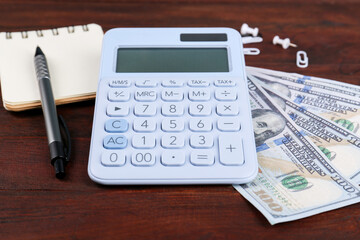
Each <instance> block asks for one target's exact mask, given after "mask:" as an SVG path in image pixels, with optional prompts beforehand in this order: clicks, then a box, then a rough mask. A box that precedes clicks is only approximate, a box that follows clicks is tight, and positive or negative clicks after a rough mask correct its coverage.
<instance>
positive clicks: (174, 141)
mask: <svg viewBox="0 0 360 240" xmlns="http://www.w3.org/2000/svg"><path fill="white" fill-rule="evenodd" d="M184 142H185V141H184V135H182V134H164V135H163V136H162V138H161V145H162V146H163V147H164V148H182V147H184Z"/></svg>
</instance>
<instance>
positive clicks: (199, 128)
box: [189, 118, 212, 132]
mask: <svg viewBox="0 0 360 240" xmlns="http://www.w3.org/2000/svg"><path fill="white" fill-rule="evenodd" d="M189 128H190V130H191V131H194V132H210V131H211V129H212V121H211V119H210V118H193V119H190V122H189Z"/></svg>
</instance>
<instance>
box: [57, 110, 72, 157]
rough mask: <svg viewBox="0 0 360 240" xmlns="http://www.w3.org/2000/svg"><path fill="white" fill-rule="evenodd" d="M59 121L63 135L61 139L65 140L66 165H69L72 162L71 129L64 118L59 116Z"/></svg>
mask: <svg viewBox="0 0 360 240" xmlns="http://www.w3.org/2000/svg"><path fill="white" fill-rule="evenodd" d="M58 119H59V125H60V133H61V137H62V139H63V140H64V141H63V142H64V145H63V147H64V154H65V162H64V163H65V164H67V163H68V162H69V161H70V154H71V139H70V132H69V129H68V127H67V125H66V122H65V120H64V118H63V117H62V116H61V115H59V116H58Z"/></svg>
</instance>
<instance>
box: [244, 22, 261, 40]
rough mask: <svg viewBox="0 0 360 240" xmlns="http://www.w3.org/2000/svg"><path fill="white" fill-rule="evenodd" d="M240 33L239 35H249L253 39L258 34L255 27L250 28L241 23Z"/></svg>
mask: <svg viewBox="0 0 360 240" xmlns="http://www.w3.org/2000/svg"><path fill="white" fill-rule="evenodd" d="M240 33H241V35H247V34H250V35H252V36H253V37H256V36H257V35H258V34H259V29H258V28H257V27H256V28H251V27H249V25H247V24H246V23H243V25H242V26H241V29H240Z"/></svg>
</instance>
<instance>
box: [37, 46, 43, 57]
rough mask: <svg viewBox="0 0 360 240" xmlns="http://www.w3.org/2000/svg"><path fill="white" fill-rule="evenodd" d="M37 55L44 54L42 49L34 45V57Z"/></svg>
mask: <svg viewBox="0 0 360 240" xmlns="http://www.w3.org/2000/svg"><path fill="white" fill-rule="evenodd" d="M37 55H44V53H43V51H41V48H39V46H37V47H36V51H35V57H36V56H37Z"/></svg>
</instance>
